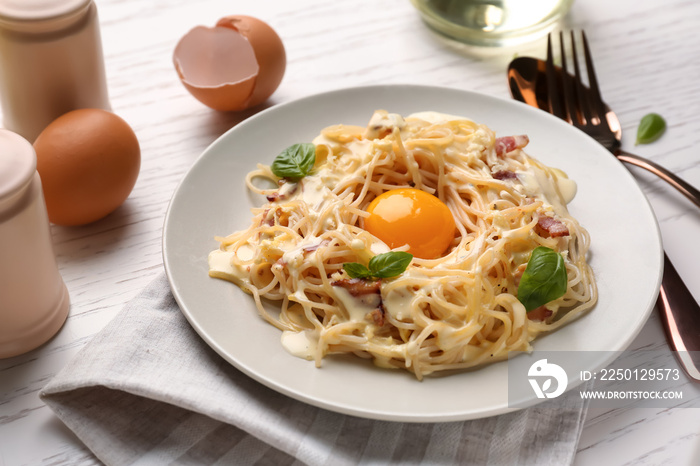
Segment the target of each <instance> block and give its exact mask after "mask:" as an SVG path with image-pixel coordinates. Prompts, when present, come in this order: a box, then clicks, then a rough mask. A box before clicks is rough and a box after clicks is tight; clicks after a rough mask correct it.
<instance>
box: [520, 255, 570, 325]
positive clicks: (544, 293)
mask: <svg viewBox="0 0 700 466" xmlns="http://www.w3.org/2000/svg"><path fill="white" fill-rule="evenodd" d="M567 285H568V279H567V276H566V266H565V265H564V258H563V257H562V256H561V254H559V253H558V252H556V251H555V250H553V249H550V248H546V247H544V246H538V247H536V248H535V250H534V251H532V254H531V255H530V260H529V261H528V262H527V267H526V268H525V272H524V273H523V276H522V278H521V279H520V285H518V300H519V301H520V302H521V303H523V305H524V306H525V310H526V311H527V312H530V311H532V310H533V309H536V308H538V307H540V306H542V305H543V304H547V303H548V302H550V301H554V300H555V299H557V298H561V297H562V296H564V293H566V288H567Z"/></svg>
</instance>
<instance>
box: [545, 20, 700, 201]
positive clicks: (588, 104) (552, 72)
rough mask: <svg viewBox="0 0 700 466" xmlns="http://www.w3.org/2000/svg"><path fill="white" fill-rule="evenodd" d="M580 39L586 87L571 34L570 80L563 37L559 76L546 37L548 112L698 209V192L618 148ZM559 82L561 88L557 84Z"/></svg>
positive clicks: (614, 124)
mask: <svg viewBox="0 0 700 466" xmlns="http://www.w3.org/2000/svg"><path fill="white" fill-rule="evenodd" d="M581 38H582V44H583V55H584V60H585V64H586V71H587V75H588V88H586V87H585V86H584V84H583V82H582V79H581V70H580V68H579V61H578V59H577V53H576V39H575V37H574V32H573V31H571V51H572V61H573V67H574V77H573V78H572V77H571V76H570V75H569V74H568V71H567V63H566V53H565V50H564V34H563V33H559V43H560V48H561V70H562V73H558V72H557V69H556V67H555V66H554V62H553V58H552V37H551V34H550V35H549V37H548V40H547V68H546V70H547V71H546V75H547V89H548V97H549V99H548V103H549V108H550V113H552V114H554V115H556V116H558V117H559V118H562V119H564V120H566V121H568V122H569V123H571V124H573V125H574V126H576V127H577V128H579V129H580V130H582V131H583V132H585V133H586V134H588V135H589V136H590V137H592V138H593V139H595V140H596V141H598V142H599V143H600V144H601V145H602V146H603V147H605V148H606V149H608V150H609V151H610V152H612V153H613V154H614V155H615V156H617V158H618V159H620V160H622V161H623V162H627V163H629V164H631V165H636V166H638V167H641V168H644V169H646V170H648V171H650V172H652V173H654V174H655V175H657V176H659V177H660V178H662V179H663V180H664V181H666V182H668V183H670V184H671V185H672V186H673V187H674V188H676V189H677V190H678V191H679V192H680V193H681V194H683V195H684V196H685V197H687V198H688V199H690V201H692V202H693V203H694V204H695V205H697V206H698V207H700V191H699V190H698V189H696V188H695V187H694V186H692V185H691V184H689V183H688V182H686V181H685V180H683V179H682V178H680V177H679V176H677V175H676V174H674V173H672V172H670V171H668V170H667V169H666V168H664V167H662V166H661V165H658V164H656V163H654V162H652V161H651V160H647V159H645V158H643V157H640V156H638V155H634V154H630V153H629V152H625V151H623V150H621V149H620V145H621V144H620V140H621V139H622V128H621V126H620V121H619V120H618V119H617V116H616V115H615V113H614V112H613V111H612V110H610V108H608V107H607V105H605V103H604V102H603V98H602V96H601V94H600V88H599V87H598V80H597V78H596V74H595V70H594V68H593V59H592V58H591V54H590V51H589V47H588V40H587V39H586V34H585V33H584V32H581ZM558 81H559V83H560V85H557V84H558ZM562 94H563V95H562ZM562 97H563V98H562Z"/></svg>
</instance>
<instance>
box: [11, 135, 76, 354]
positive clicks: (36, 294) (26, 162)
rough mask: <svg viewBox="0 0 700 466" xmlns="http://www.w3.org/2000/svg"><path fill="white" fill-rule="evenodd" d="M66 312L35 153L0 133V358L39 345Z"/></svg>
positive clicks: (64, 291)
mask: <svg viewBox="0 0 700 466" xmlns="http://www.w3.org/2000/svg"><path fill="white" fill-rule="evenodd" d="M69 307H70V305H69V297H68V291H67V289H66V286H65V284H64V282H63V279H62V278H61V275H60V273H59V270H58V264H57V262H56V256H55V255H54V251H53V243H52V240H51V230H50V227H49V218H48V214H47V213H46V204H45V203H44V195H43V193H42V190H41V179H40V178H39V174H38V172H37V171H36V153H35V152H34V148H33V147H32V145H31V144H30V143H29V141H27V140H26V139H24V138H22V137H21V136H19V135H18V134H15V133H13V132H11V131H8V130H5V129H0V358H9V357H12V356H17V355H19V354H22V353H26V352H27V351H30V350H32V349H34V348H37V347H38V346H40V345H42V344H44V343H45V342H46V341H48V340H49V339H50V338H51V337H52V336H54V335H55V334H56V332H58V330H59V329H60V328H61V326H63V323H64V322H65V320H66V317H67V316H68V310H69Z"/></svg>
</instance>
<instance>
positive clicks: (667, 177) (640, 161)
mask: <svg viewBox="0 0 700 466" xmlns="http://www.w3.org/2000/svg"><path fill="white" fill-rule="evenodd" d="M615 156H616V157H617V158H618V159H619V160H622V161H623V162H627V163H629V164H631V165H635V166H637V167H641V168H644V169H645V170H649V171H650V172H652V173H653V174H655V175H657V176H659V177H660V178H662V179H663V180H664V181H666V182H668V183H669V184H671V186H673V187H674V188H676V189H677V190H678V191H680V192H681V194H683V195H684V196H685V197H687V198H688V199H690V200H691V201H692V202H693V204H695V205H696V206H698V207H700V191H699V190H698V189H697V188H695V187H694V186H692V185H691V184H690V183H688V182H686V181H685V180H683V179H681V178H679V177H678V176H676V175H675V174H673V173H671V172H670V171H668V170H666V169H665V168H664V167H662V166H661V165H658V164H656V163H654V162H652V161H651V160H647V159H645V158H642V157H640V156H638V155H634V154H630V153H629V152H625V151H619V152H617V153H616V154H615Z"/></svg>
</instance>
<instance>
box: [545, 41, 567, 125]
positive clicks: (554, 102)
mask: <svg viewBox="0 0 700 466" xmlns="http://www.w3.org/2000/svg"><path fill="white" fill-rule="evenodd" d="M546 75H547V100H549V111H550V112H551V113H552V114H553V115H555V116H557V117H559V118H561V119H562V120H566V114H565V113H564V110H563V108H562V104H561V99H560V97H559V83H558V81H557V70H556V68H555V67H554V56H553V54H552V33H551V32H550V33H549V34H548V35H547V65H546Z"/></svg>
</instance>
